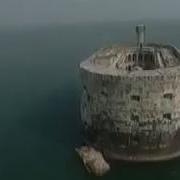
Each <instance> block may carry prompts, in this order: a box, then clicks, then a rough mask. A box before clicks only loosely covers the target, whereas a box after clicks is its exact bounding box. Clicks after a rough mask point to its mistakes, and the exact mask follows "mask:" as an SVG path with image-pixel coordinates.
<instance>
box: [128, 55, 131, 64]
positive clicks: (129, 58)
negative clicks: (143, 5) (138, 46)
mask: <svg viewBox="0 0 180 180" xmlns="http://www.w3.org/2000/svg"><path fill="white" fill-rule="evenodd" d="M128 62H131V55H130V54H129V55H128Z"/></svg>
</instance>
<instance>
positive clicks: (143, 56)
mask: <svg viewBox="0 0 180 180" xmlns="http://www.w3.org/2000/svg"><path fill="white" fill-rule="evenodd" d="M143 59H145V60H152V61H153V60H154V57H153V54H151V53H147V54H142V53H139V54H132V55H131V54H129V55H128V62H136V61H142V60H143Z"/></svg>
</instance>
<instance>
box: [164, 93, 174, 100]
mask: <svg viewBox="0 0 180 180" xmlns="http://www.w3.org/2000/svg"><path fill="white" fill-rule="evenodd" d="M164 98H167V99H172V98H173V94H171V93H167V94H164Z"/></svg>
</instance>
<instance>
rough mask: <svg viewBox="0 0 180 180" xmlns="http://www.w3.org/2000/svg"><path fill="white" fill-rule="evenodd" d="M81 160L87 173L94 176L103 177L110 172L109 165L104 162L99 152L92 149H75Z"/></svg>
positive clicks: (84, 147)
mask: <svg viewBox="0 0 180 180" xmlns="http://www.w3.org/2000/svg"><path fill="white" fill-rule="evenodd" d="M76 151H77V153H78V154H79V156H80V158H81V159H82V161H83V163H84V165H85V167H86V169H87V171H88V172H89V173H92V174H94V175H96V176H103V175H104V174H106V173H107V172H108V171H109V170H110V166H109V164H108V163H107V162H106V161H105V159H104V157H103V155H102V153H101V152H99V151H96V150H95V149H94V148H92V147H88V146H83V147H81V148H77V149H76Z"/></svg>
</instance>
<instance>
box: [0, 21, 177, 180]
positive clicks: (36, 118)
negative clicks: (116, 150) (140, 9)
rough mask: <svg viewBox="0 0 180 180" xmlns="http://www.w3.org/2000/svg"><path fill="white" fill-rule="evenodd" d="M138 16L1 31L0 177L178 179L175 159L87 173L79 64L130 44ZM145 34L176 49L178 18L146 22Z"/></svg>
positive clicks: (68, 179) (70, 179)
mask: <svg viewBox="0 0 180 180" xmlns="http://www.w3.org/2000/svg"><path fill="white" fill-rule="evenodd" d="M136 23H137V22H122V23H118V22H112V23H99V24H88V23H87V24H78V25H64V26H62V25H61V26H57V25H56V26H55V25H51V26H50V25H49V26H41V27H33V28H29V29H28V28H26V29H22V28H16V29H9V30H1V31H0V179H1V180H6V179H8V180H10V179H13V180H16V179H18V180H21V179H22V180H36V179H37V180H40V179H43V180H84V179H89V180H90V179H104V180H110V179H111V180H116V179H124V180H130V179H138V180H140V179H147V180H152V179H166V180H167V179H176V180H178V179H180V160H178V159H177V160H173V161H169V162H163V163H151V164H123V165H120V164H118V165H117V164H116V165H113V167H112V171H111V172H110V173H109V174H107V175H106V176H104V177H101V178H95V177H93V176H90V175H88V174H87V172H86V170H85V169H84V167H83V166H82V163H81V162H80V161H79V158H78V156H77V155H76V153H75V151H74V148H75V147H78V146H79V145H80V144H81V143H82V136H81V122H80V115H79V99H80V92H81V89H80V77H79V69H78V68H79V63H80V61H82V60H83V59H85V58H87V57H88V56H89V55H91V54H92V53H93V52H94V51H95V50H97V49H98V48H100V47H106V46H108V45H111V44H113V43H121V42H122V43H125V42H135V41H136V38H135V32H134V25H135V24H136ZM147 37H148V38H147V39H148V41H149V42H152V41H157V42H162V43H166V42H169V43H172V44H174V45H176V46H177V47H180V21H164V22H162V21H161V22H159V21H158V22H153V21H148V22H147Z"/></svg>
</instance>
